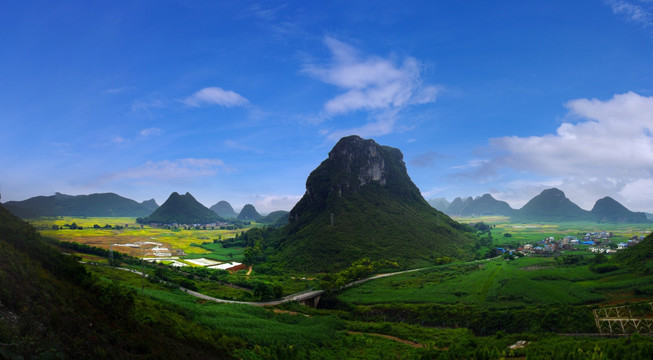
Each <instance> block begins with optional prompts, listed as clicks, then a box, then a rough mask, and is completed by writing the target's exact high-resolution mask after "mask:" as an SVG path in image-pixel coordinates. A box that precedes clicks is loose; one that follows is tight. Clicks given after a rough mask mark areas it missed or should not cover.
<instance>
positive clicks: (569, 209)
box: [430, 188, 650, 223]
mask: <svg viewBox="0 0 653 360" xmlns="http://www.w3.org/2000/svg"><path fill="white" fill-rule="evenodd" d="M435 200H436V199H433V200H432V201H431V202H430V203H431V204H434V203H435ZM443 200H444V201H446V199H443ZM438 201H439V202H440V203H442V201H440V200H438ZM445 212H446V213H447V214H448V215H450V216H463V217H464V216H467V217H474V216H484V215H500V216H510V217H511V218H512V219H513V220H517V221H547V222H556V221H597V222H612V223H642V222H649V221H650V218H649V217H648V216H647V214H646V213H643V212H633V211H630V210H628V209H627V208H626V207H625V206H623V205H622V204H620V203H619V202H618V201H616V200H614V199H613V198H611V197H608V196H606V197H604V198H602V199H599V200H597V201H596V203H595V204H594V207H593V208H592V210H590V211H588V210H584V209H582V208H581V207H579V206H578V205H576V204H575V203H573V202H572V201H571V200H569V199H568V198H567V197H566V196H565V193H564V192H562V191H561V190H559V189H556V188H551V189H546V190H544V191H542V192H541V193H540V194H538V195H537V196H535V197H533V198H532V199H531V200H529V201H528V202H527V203H526V204H525V205H524V206H523V207H521V208H520V209H513V208H512V207H510V205H509V204H508V203H507V202H505V201H500V200H496V199H495V198H494V197H492V195H490V194H484V195H483V196H480V197H476V198H472V197H471V196H470V197H468V198H466V199H462V198H460V197H457V198H455V199H454V201H452V202H451V204H449V205H448V206H447V209H446V211H445Z"/></svg>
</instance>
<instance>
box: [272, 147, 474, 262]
mask: <svg viewBox="0 0 653 360" xmlns="http://www.w3.org/2000/svg"><path fill="white" fill-rule="evenodd" d="M289 221H290V223H289V224H288V226H286V227H285V228H284V229H285V232H286V234H285V236H284V239H282V241H281V243H280V251H281V254H280V256H281V258H282V259H283V261H285V262H287V263H288V265H289V266H290V267H293V268H296V269H302V270H312V271H330V270H335V269H340V268H343V267H346V266H348V265H349V264H350V263H351V262H352V261H355V260H358V259H360V258H362V257H369V258H372V259H386V260H394V261H397V262H399V264H400V265H405V266H419V265H423V264H427V263H429V262H430V261H432V260H434V259H435V258H437V257H439V256H452V257H465V256H466V254H467V252H466V251H465V250H464V248H465V247H466V246H467V245H468V244H471V243H472V242H473V240H474V235H473V234H472V233H468V232H465V231H463V229H467V227H465V226H463V225H460V224H458V223H457V222H455V221H453V220H452V219H451V218H449V217H448V216H447V215H445V214H443V213H442V212H440V211H438V210H436V209H434V208H433V207H431V206H430V205H429V204H428V203H427V202H426V200H424V198H423V197H422V195H421V193H420V191H419V189H418V188H417V186H415V184H414V183H413V182H412V181H411V179H410V177H409V176H408V173H407V171H406V165H405V163H404V161H403V154H402V153H401V151H399V150H398V149H396V148H392V147H388V146H380V145H378V144H377V143H376V142H375V141H374V140H364V139H362V138H360V137H358V136H348V137H345V138H342V139H340V141H338V143H337V144H336V145H335V146H334V147H333V149H332V150H331V152H329V157H328V159H326V160H324V161H323V162H322V163H321V164H320V166H318V167H317V168H316V169H315V170H313V172H311V174H310V175H309V177H308V179H307V180H306V193H305V194H304V196H303V197H302V199H301V200H300V201H299V202H298V203H297V205H295V207H294V208H293V209H292V210H291V211H290V219H289Z"/></svg>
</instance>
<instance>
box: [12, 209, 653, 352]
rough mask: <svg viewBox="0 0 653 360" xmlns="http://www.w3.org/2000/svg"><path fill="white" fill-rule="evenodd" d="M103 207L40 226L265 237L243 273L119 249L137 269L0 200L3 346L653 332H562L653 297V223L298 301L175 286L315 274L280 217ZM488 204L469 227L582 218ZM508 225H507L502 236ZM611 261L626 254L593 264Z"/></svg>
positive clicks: (274, 282)
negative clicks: (287, 259)
mask: <svg viewBox="0 0 653 360" xmlns="http://www.w3.org/2000/svg"><path fill="white" fill-rule="evenodd" d="M105 220H106V221H98V219H55V220H46V221H44V222H43V223H39V226H43V227H44V228H47V227H48V225H49V223H47V221H57V222H59V221H67V222H68V223H69V224H70V223H73V222H77V224H80V226H81V227H83V230H71V229H70V228H66V229H63V230H43V232H44V233H46V232H47V233H50V232H51V233H59V234H66V233H69V234H78V235H76V237H75V239H77V240H83V239H84V236H90V235H92V234H93V233H94V232H100V233H103V234H105V235H106V236H114V239H115V238H117V237H118V236H119V235H118V234H122V233H127V232H130V231H133V232H134V234H137V233H140V234H141V235H136V236H141V237H143V238H147V239H149V238H151V237H155V236H156V237H157V239H161V238H165V237H166V236H167V237H169V238H171V239H174V238H175V236H178V235H179V234H183V236H185V239H186V240H184V241H187V242H188V244H195V245H194V246H190V245H189V248H192V249H198V250H201V251H202V252H213V253H214V254H217V253H220V252H223V251H236V252H240V254H239V255H238V256H243V257H245V256H246V254H245V253H246V249H255V248H256V246H257V243H258V244H259V245H260V246H262V248H260V250H261V251H260V253H252V254H250V255H249V256H250V257H251V259H253V260H254V261H253V263H254V267H253V268H254V270H253V271H252V273H251V274H250V275H247V274H246V271H238V272H236V273H229V272H227V271H220V270H210V269H206V268H203V267H186V268H181V269H175V268H168V267H165V266H157V265H154V264H146V263H142V262H141V261H140V260H138V259H135V258H132V257H129V256H126V255H122V254H120V255H118V253H114V261H115V262H118V261H119V262H121V263H122V264H121V266H127V267H132V268H134V269H137V270H143V271H145V272H146V273H147V274H148V275H149V277H148V278H143V277H142V276H140V275H138V274H135V273H132V272H128V271H124V270H121V269H118V268H115V267H111V266H108V265H110V264H109V262H108V261H102V262H100V264H97V263H98V261H96V260H97V259H105V257H106V256H108V254H107V250H106V248H99V247H95V246H92V244H86V245H78V244H73V243H58V242H56V241H51V244H54V245H56V246H65V249H63V251H65V252H68V253H72V252H73V251H74V252H75V253H77V254H84V255H83V256H84V257H85V258H86V259H92V262H93V264H90V263H89V264H87V265H81V264H79V263H78V262H77V259H78V258H77V257H76V256H65V255H62V254H60V253H59V252H58V250H56V249H54V248H52V247H51V245H49V244H47V243H46V242H45V241H43V240H42V239H41V237H40V236H39V235H38V234H37V233H36V232H35V231H34V229H33V228H31V227H30V226H29V225H27V224H25V223H23V222H22V221H20V220H19V219H16V218H15V217H13V216H11V215H10V214H8V213H7V212H6V211H4V209H2V208H1V207H0V316H2V318H3V319H11V320H9V321H2V322H0V357H8V358H18V356H24V357H25V358H37V359H46V358H57V357H59V358H61V357H66V358H98V359H102V358H127V357H129V358H143V359H145V358H171V357H174V358H181V359H184V358H188V359H190V358H215V357H219V358H243V359H288V358H290V359H316V358H317V359H344V358H347V359H378V358H396V359H419V358H428V359H500V358H505V359H524V358H528V359H551V358H570V359H571V358H573V359H599V358H604V359H641V358H650V357H651V355H653V339H651V338H650V337H646V336H639V335H637V334H634V335H631V336H630V337H628V338H621V339H602V338H585V337H566V336H560V335H556V333H572V334H573V333H579V332H580V333H592V332H596V329H595V324H594V319H593V316H592V312H591V309H592V308H594V307H596V306H598V305H599V304H607V303H610V304H614V303H623V302H627V301H630V302H631V303H633V302H636V301H637V299H650V298H651V296H652V295H653V285H651V284H653V274H652V273H651V272H650V271H649V270H647V269H649V268H650V263H651V252H652V251H651V243H653V235H651V236H649V237H647V238H646V239H645V240H644V241H643V242H641V243H640V244H639V245H637V246H636V247H634V248H632V249H628V250H625V251H623V252H620V253H618V254H617V255H614V256H612V257H610V256H605V255H600V256H599V255H594V254H588V253H585V252H582V251H580V252H570V253H560V254H558V255H557V257H554V256H549V257H545V256H542V257H534V256H531V257H515V258H514V260H506V259H503V258H496V259H491V260H485V261H472V262H450V261H452V260H453V259H451V258H447V257H445V256H438V257H436V258H435V259H433V260H432V261H430V263H431V264H433V263H436V262H437V263H440V264H441V265H437V266H433V265H431V266H430V267H429V268H427V269H425V270H421V271H414V272H409V273H404V274H399V275H394V276H388V277H384V278H381V279H376V280H373V281H369V282H366V283H363V284H360V285H356V286H355V287H353V288H349V289H346V290H344V291H342V292H341V293H338V291H337V289H338V288H339V286H333V287H332V288H333V289H334V290H336V291H335V292H334V295H333V296H327V297H326V298H324V299H323V300H322V301H321V304H323V308H322V309H312V308H309V307H306V306H302V305H299V304H297V303H288V304H284V305H281V306H277V307H274V308H264V307H253V306H248V305H237V304H219V303H214V302H211V301H206V300H201V299H198V298H195V297H192V296H190V295H189V294H187V293H185V292H183V291H181V290H179V288H178V286H179V285H182V286H184V287H186V288H190V289H196V290H197V291H199V292H202V293H205V294H207V295H210V296H215V297H222V298H236V299H242V300H255V299H266V298H273V297H279V296H280V294H281V295H286V294H290V293H294V292H297V291H301V290H305V289H307V288H311V287H315V286H317V283H318V280H313V279H303V278H301V277H300V276H299V275H298V274H296V273H292V274H291V273H288V270H286V269H283V268H280V267H279V266H278V263H275V262H270V261H269V260H270V259H271V258H270V254H268V253H267V252H266V245H264V244H266V243H267V242H268V240H269V239H271V240H270V241H271V242H270V244H268V245H267V246H273V244H275V243H276V242H278V241H279V238H278V236H279V234H280V233H281V230H278V229H272V228H254V229H252V230H250V231H247V232H240V233H234V232H233V231H232V232H231V233H227V231H226V230H181V229H177V230H174V229H151V228H149V227H145V228H143V229H141V228H140V226H139V227H138V228H136V227H135V226H133V225H132V224H133V222H130V221H126V220H128V219H121V220H120V221H116V222H117V223H124V224H123V225H125V224H129V226H128V227H123V228H122V229H116V228H115V227H113V226H112V229H110V230H108V229H104V225H102V228H100V229H94V228H93V226H92V224H95V223H100V224H103V223H106V224H112V225H116V224H114V221H111V220H110V219H105ZM481 220H482V222H479V219H474V220H470V222H472V223H473V227H472V226H470V227H469V228H470V229H471V228H474V229H475V230H477V231H479V234H481V238H482V239H484V240H483V242H484V243H485V242H489V244H488V247H491V246H495V245H496V244H499V243H501V242H505V241H511V242H514V243H520V242H524V241H527V240H528V239H534V241H539V240H540V239H541V238H542V237H543V236H544V235H545V234H547V235H555V236H559V235H558V234H563V233H566V232H569V231H572V232H580V231H582V229H584V226H585V224H578V223H576V224H556V225H553V224H549V225H546V226H539V225H538V226H535V225H533V227H525V226H524V227H511V226H513V225H514V224H508V223H506V222H505V219H502V218H483V219H481ZM84 221H88V223H86V222H84ZM88 224H91V225H90V226H89V225H88ZM516 226H522V225H516ZM529 226H530V225H529ZM642 226H643V225H642ZM610 227H611V229H619V230H620V231H621V233H619V235H618V236H619V237H622V238H627V237H628V235H629V234H631V233H633V234H639V233H640V231H642V230H643V228H641V227H629V226H627V225H623V224H622V225H614V227H612V225H610ZM508 229H510V231H506V230H508ZM505 233H510V234H511V235H512V236H511V237H504V236H503V234H505ZM193 234H194V235H193ZM227 234H230V235H227ZM490 234H491V235H492V236H490ZM180 236H182V235H180ZM182 238H183V237H182ZM191 238H192V240H191ZM198 246H201V248H200V247H198ZM250 251H252V250H250ZM85 253H90V255H86V254H85ZM196 256H203V257H204V255H199V254H197V255H196ZM210 256H211V255H210V254H209V255H207V256H206V257H210ZM220 256H223V254H220ZM610 264H616V265H617V266H618V268H617V269H615V270H613V271H609V272H601V271H596V269H598V268H599V267H602V266H606V265H610ZM387 265H388V264H379V263H375V262H374V261H371V260H361V261H359V262H355V263H353V264H351V263H350V264H348V267H347V268H346V269H345V270H344V271H342V272H340V273H337V274H329V275H324V276H322V277H321V279H320V280H319V281H321V282H322V285H324V286H326V285H325V284H327V283H330V282H332V283H333V284H334V285H335V284H336V283H337V284H340V283H343V282H346V281H349V280H352V279H356V278H360V277H364V276H366V275H367V274H370V273H373V272H378V271H379V270H382V269H381V268H383V267H386V268H387V267H388V266H387ZM393 265H394V264H393ZM390 267H391V266H390ZM163 280H165V281H166V282H163ZM525 289H527V291H525ZM642 305H643V306H644V307H646V306H648V303H643V304H642ZM89 324H92V326H90V325H89ZM518 341H525V342H526V343H525V347H522V348H516V349H510V348H509V346H511V345H513V344H515V343H517V342H518Z"/></svg>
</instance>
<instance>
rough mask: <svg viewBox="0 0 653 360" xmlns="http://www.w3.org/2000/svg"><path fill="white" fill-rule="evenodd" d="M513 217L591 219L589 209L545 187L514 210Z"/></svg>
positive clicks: (530, 219) (561, 193)
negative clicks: (584, 208)
mask: <svg viewBox="0 0 653 360" xmlns="http://www.w3.org/2000/svg"><path fill="white" fill-rule="evenodd" d="M513 219H515V220H520V221H551V222H555V221H593V220H594V216H593V215H592V213H590V212H589V211H586V210H583V209H581V208H580V207H579V206H578V205H576V204H574V203H573V202H571V200H569V199H567V197H566V196H565V193H564V192H562V191H560V190H558V189H556V188H552V189H547V190H544V191H542V192H541V193H540V194H539V195H537V196H535V197H534V198H532V199H531V200H530V201H529V202H528V203H526V205H524V206H523V207H522V208H521V209H519V210H517V211H515V213H514V215H513Z"/></svg>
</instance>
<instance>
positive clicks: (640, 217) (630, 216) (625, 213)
mask: <svg viewBox="0 0 653 360" xmlns="http://www.w3.org/2000/svg"><path fill="white" fill-rule="evenodd" d="M591 212H592V214H594V216H596V219H597V221H600V222H613V223H615V222H616V223H620V222H623V223H645V222H648V219H647V218H646V214H644V213H643V212H633V211H630V210H628V209H627V208H626V207H625V206H623V205H621V204H620V203H619V202H618V201H617V200H615V199H613V198H611V197H609V196H606V197H604V198H603V199H599V200H597V201H596V203H595V204H594V207H593V208H592V210H591Z"/></svg>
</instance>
